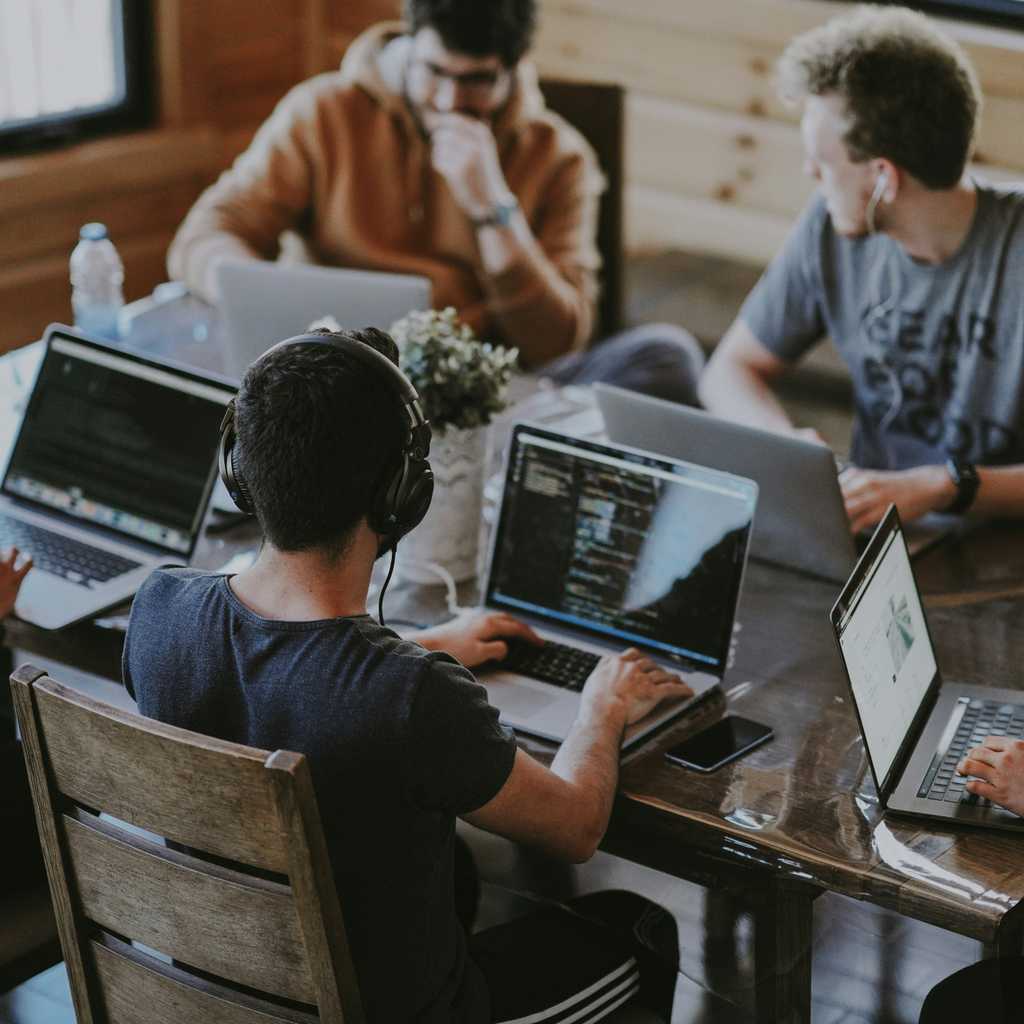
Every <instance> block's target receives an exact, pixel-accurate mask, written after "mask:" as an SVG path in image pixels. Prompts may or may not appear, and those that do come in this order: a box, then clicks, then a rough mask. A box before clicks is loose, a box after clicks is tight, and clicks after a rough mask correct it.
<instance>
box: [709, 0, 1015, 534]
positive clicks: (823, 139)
mask: <svg viewBox="0 0 1024 1024" xmlns="http://www.w3.org/2000/svg"><path fill="white" fill-rule="evenodd" d="M779 77H780V82H781V90H782V93H783V95H784V96H786V97H787V98H789V99H791V100H793V101H795V102H799V103H801V104H802V105H803V119H802V122H801V128H802V133H803V141H804V147H805V150H806V165H805V166H806V169H807V172H808V173H809V174H810V176H811V177H812V178H814V180H815V181H816V182H817V183H818V187H819V194H818V196H817V198H816V199H815V200H814V201H813V202H812V203H811V205H810V206H809V207H808V209H807V210H806V211H805V212H804V214H803V216H802V217H801V218H800V221H799V222H798V223H797V225H796V227H795V228H794V229H793V231H792V233H791V234H790V237H789V239H788V240H787V242H786V244H785V246H784V248H783V249H782V251H781V252H780V253H779V255H778V256H776V258H775V260H774V261H773V262H772V264H771V266H770V267H769V268H768V270H767V271H766V272H765V274H764V276H763V277H762V278H761V280H760V282H759V283H758V284H757V286H756V287H755V289H754V291H753V292H752V293H751V295H750V296H749V297H748V299H747V301H746V303H745V304H744V306H743V308H742V310H741V311H740V314H739V317H738V318H737V320H736V321H735V323H734V324H733V325H732V327H731V328H730V329H729V331H728V333H727V334H726V335H725V337H724V338H723V339H722V342H721V343H720V344H719V346H718V348H717V350H716V351H715V354H714V357H713V358H712V359H711V361H710V362H709V364H708V367H707V369H706V371H705V374H704V376H703V379H702V381H701V386H700V394H701V399H702V401H703V402H704V404H705V405H706V406H707V408H708V409H710V410H711V411H712V412H715V413H717V414H719V415H722V416H726V417H728V418H730V419H735V420H738V421H741V422H746V423H748V424H750V425H752V426H756V427H761V428H764V429H769V430H776V431H780V432H791V431H793V430H794V428H793V425H792V423H791V422H790V420H789V418H788V416H787V415H786V413H785V412H784V411H783V409H782V406H781V405H780V403H779V402H778V400H777V399H776V398H775V397H774V396H773V394H772V391H771V386H772V384H773V383H774V382H775V381H776V380H777V379H778V378H779V377H781V376H782V375H784V374H785V373H786V372H787V371H788V370H789V369H790V367H792V365H793V364H794V363H795V362H796V361H797V360H798V359H799V358H800V357H801V356H802V355H803V354H804V353H806V352H807V351H808V350H809V349H810V348H811V347H813V346H814V345H816V344H817V343H818V342H820V341H821V340H822V339H823V338H824V337H825V336H826V335H830V336H831V338H832V339H833V341H834V342H835V344H836V346H837V347H838V348H839V351H840V354H841V355H842V357H843V359H844V360H845V362H846V363H847V365H848V366H849V369H850V373H851V375H852V378H853V388H854V403H855V412H856V420H855V426H854V436H853V441H852V447H851V452H850V461H851V463H852V466H851V467H850V468H849V469H847V470H846V471H845V472H844V473H843V475H842V477H841V484H842V488H843V494H844V497H845V500H846V510H847V513H848V515H849V518H850V524H851V527H852V529H853V530H854V532H859V531H860V530H863V529H866V528H868V527H871V526H873V525H875V524H876V523H877V522H878V521H879V520H880V519H881V518H882V516H883V515H884V514H885V511H886V508H887V507H888V505H889V503H890V502H895V503H896V505H897V506H898V508H899V511H900V515H901V516H902V518H903V519H904V521H908V520H913V519H916V518H918V517H920V516H922V515H924V514H926V513H928V512H933V511H947V512H953V513H964V512H967V511H968V510H972V511H977V512H978V513H981V514H984V515H990V516H1008V515H1010V516H1019V515H1022V514H1024V465H1021V463H1024V289H1022V288H1021V282H1022V281H1024V189H1022V188H1021V187H1000V188H994V187H990V186H987V185H983V184H980V183H978V182H976V181H974V180H972V179H971V178H969V177H966V176H965V174H964V169H965V166H966V164H967V160H968V158H969V157H970V155H971V151H972V149H973V146H974V141H975V135H976V129H977V119H978V112H979V107H980V103H981V91H980V88H979V86H978V83H977V79H976V76H975V73H974V70H973V69H972V67H971V66H970V64H969V62H968V60H967V57H966V55H965V54H964V53H963V51H962V50H961V49H960V48H959V46H957V45H956V44H955V43H954V42H953V41H952V40H950V39H948V38H946V37H945V36H944V35H943V34H942V33H940V32H939V31H938V30H937V29H936V28H935V27H933V25H932V24H931V23H930V22H929V21H928V20H927V19H926V18H925V17H923V16H922V15H920V14H914V13H911V12H910V11H907V10H903V9H898V8H897V9H883V8H877V7H871V8H868V7H864V8H858V9H857V10H855V11H854V12H852V13H850V14H847V15H844V16H841V17H839V18H836V19H834V20H832V21H830V22H828V23H827V24H826V25H823V26H821V27H820V28H817V29H814V30H812V31H810V32H807V33H805V34H804V35H802V36H800V37H798V38H797V39H795V40H794V41H793V42H792V43H791V44H790V45H789V47H788V48H787V49H786V51H785V53H784V54H783V56H782V59H781V61H780V64H779ZM797 433H798V434H799V433H802V434H804V435H805V436H806V435H807V434H808V433H809V432H807V431H797Z"/></svg>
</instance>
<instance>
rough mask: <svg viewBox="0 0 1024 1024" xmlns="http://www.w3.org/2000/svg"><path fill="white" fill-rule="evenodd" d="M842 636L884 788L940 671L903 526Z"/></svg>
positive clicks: (863, 588)
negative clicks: (902, 530) (904, 537)
mask: <svg viewBox="0 0 1024 1024" xmlns="http://www.w3.org/2000/svg"><path fill="white" fill-rule="evenodd" d="M865 557H867V556H865ZM859 571H860V567H858V572H859ZM841 600H842V599H841ZM837 633H838V636H839V646H840V647H841V648H842V653H843V660H844V661H845V662H846V669H847V673H848V674H849V677H850V687H851V690H852V692H853V698H854V701H855V703H856V706H857V714H858V716H859V718H860V723H861V729H862V731H863V733H864V740H865V742H866V744H867V748H868V754H869V755H870V757H871V762H872V766H873V768H874V771H875V777H876V779H878V780H879V788H882V789H884V788H885V785H886V780H888V779H889V775H890V773H891V772H892V770H893V765H894V764H895V762H896V758H897V756H898V754H899V752H900V750H901V748H902V746H903V743H904V740H905V739H906V737H907V734H908V732H909V731H910V728H911V726H912V724H913V722H914V720H915V719H916V718H917V715H918V712H919V711H920V709H921V706H922V704H923V703H924V701H925V698H926V697H927V695H928V691H929V688H930V687H931V685H932V683H933V682H934V681H935V677H936V673H937V671H938V666H937V664H936V661H935V652H934V650H933V649H932V644H931V638H930V637H929V635H928V626H927V623H926V622H925V617H924V609H923V608H922V607H921V599H920V597H919V596H918V592H917V584H916V583H915V582H914V573H913V570H912V569H911V566H910V555H909V554H908V552H907V545H906V542H905V541H904V539H903V534H902V532H901V530H900V529H899V526H898V524H896V525H895V526H894V527H893V528H892V530H891V532H890V533H889V534H888V536H887V537H886V538H885V542H884V544H883V545H882V548H881V550H880V551H879V552H878V554H877V556H876V557H875V558H874V560H873V562H872V564H870V565H869V566H867V567H866V571H865V572H863V575H862V576H861V581H860V583H859V585H858V586H857V588H856V589H855V590H854V591H853V592H852V593H851V594H850V595H849V598H848V599H847V600H846V608H845V611H844V612H843V614H842V615H841V616H840V618H839V620H838V626H837Z"/></svg>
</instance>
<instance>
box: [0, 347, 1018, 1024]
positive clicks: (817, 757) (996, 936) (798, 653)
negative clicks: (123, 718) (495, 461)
mask: <svg viewBox="0 0 1024 1024" xmlns="http://www.w3.org/2000/svg"><path fill="white" fill-rule="evenodd" d="M178 337H179V341H178V343H177V344H176V345H174V346H172V350H173V352H174V354H175V355H176V356H177V357H178V358H181V359H185V360H186V361H189V362H193V363H195V364H197V365H201V366H202V365H206V366H207V368H210V369H218V368H219V367H218V366H217V365H213V364H215V363H217V362H218V359H217V357H216V353H215V351H214V350H213V349H212V348H211V346H210V344H209V341H208V339H206V338H200V339H199V340H196V339H195V338H192V337H190V336H188V335H187V334H184V335H179V336H178ZM182 338H184V341H183V340H182ZM147 347H151V346H147ZM258 540H259V538H258V534H257V532H256V530H255V529H254V527H253V526H251V525H250V526H243V527H242V528H239V529H235V530H232V531H230V532H228V533H223V534H213V535H211V534H209V533H207V534H206V535H205V536H204V539H203V541H202V544H201V545H200V548H199V550H198V551H197V553H196V557H195V563H196V564H197V565H199V566H203V567H209V568H215V567H217V566H220V565H223V564H224V563H225V562H226V561H227V560H228V559H229V558H230V557H231V556H232V555H234V554H236V553H237V552H239V551H241V550H244V549H246V548H251V547H252V546H253V545H255V544H257V543H258ZM915 573H916V576H917V579H918V582H919V586H920V589H921V591H922V594H923V595H924V598H925V604H926V607H927V612H928V619H929V623H930V627H931V633H932V637H933V640H934V642H935V646H936V649H937V656H938V661H939V665H940V667H941V669H942V672H943V675H944V677H945V678H947V679H954V680H958V681H963V682H970V683H976V684H981V685H991V686H1000V687H1008V688H1022V682H1021V666H1022V665H1024V628H1022V627H1024V526H1021V525H1020V524H1014V523H996V524H988V525H985V526H983V527H980V528H977V529H974V530H970V531H968V532H966V533H965V534H964V535H963V536H960V537H957V538H955V539H950V540H947V541H945V542H944V543H942V544H940V545H938V546H937V547H935V548H933V549H932V550H930V551H928V552H926V553H925V554H924V555H922V556H921V557H920V558H919V559H918V560H917V561H915ZM837 590H838V587H837V586H836V585H835V584H832V583H827V582H823V581H820V580H817V579H814V578H811V577H808V576H803V575H800V574H797V573H794V572H791V571H787V570H784V569H780V568H777V567H772V566H769V565H766V564H761V563H757V562H751V564H750V566H749V568H748V572H747V576H746V580H745V583H744V591H743V596H742V600H741V603H740V607H739V611H738V617H737V618H738V624H737V629H736V633H735V642H734V651H733V660H732V663H731V665H730V668H729V670H728V672H727V674H726V677H725V681H724V686H723V692H722V693H719V694H715V695H713V696H712V697H711V698H710V699H709V700H706V701H704V702H703V704H702V705H700V706H699V707H698V709H697V710H695V712H694V713H692V714H691V715H689V716H687V717H686V718H685V719H684V720H682V721H680V722H678V723H677V724H675V725H674V726H672V727H671V728H669V729H668V730H667V731H665V732H663V733H661V734H658V735H656V736H655V737H654V738H653V739H651V740H650V741H649V742H648V743H647V744H645V745H644V746H643V747H642V748H641V749H640V750H638V751H637V752H635V753H634V754H632V755H631V756H630V757H629V758H628V759H627V761H626V762H625V764H624V766H623V771H622V780H621V793H620V798H619V800H618V803H617V806H616V811H615V814H614V816H613V821H612V826H611V828H610V830H609V833H608V836H607V839H606V841H605V847H606V848H607V849H609V850H610V851H612V852H616V853H619V854H622V855H624V856H627V857H630V858H631V859H634V860H636V861H638V862H641V863H645V864H648V865H650V866H652V867H656V868H658V869H660V870H663V871H667V872H670V873H673V874H676V875H678V876H680V877H685V878H690V879H694V880H697V881H703V882H706V883H708V884H711V885H714V886H724V887H727V888H729V889H730V890H732V891H735V892H737V893H741V894H745V896H746V897H747V898H749V899H750V900H751V901H752V903H753V904H754V905H755V906H756V907H759V908H760V910H761V917H760V920H759V924H758V937H757V946H756V949H757V956H758V958H759V960H760V959H762V958H764V959H765V960H766V961H768V960H771V961H772V962H773V963H777V964H778V965H780V966H775V967H770V968H765V969H764V970H763V971H762V970H760V969H759V980H758V999H757V1005H758V1018H759V1020H765V1021H768V1020H771V1021H787V1020H794V1021H798V1020H806V1019H809V1016H808V1014H809V998H810V948H811V920H810V906H811V901H812V900H813V899H814V897H815V896H816V895H818V894H819V893H820V892H823V891H833V892H839V893H843V894H846V895H849V896H852V897H855V898H858V899H863V900H869V901H871V902H873V903H876V904H879V905H881V906H884V907H887V908H890V909H892V910H895V911H898V912H900V913H904V914H908V915H910V916H912V917H915V918H918V919H921V920H924V921H928V922H931V923H933V924H936V925H939V926H941V927H944V928H949V929H952V930H954V931H957V932H959V933H961V934H964V935H968V936H972V937H974V938H977V939H979V940H981V941H983V942H986V943H988V944H989V945H990V947H991V948H992V949H994V950H999V949H1004V950H1018V949H1019V947H1020V934H1021V918H1022V914H1024V911H1022V910H1021V905H1022V900H1024V839H1022V838H1020V837H1018V836H1016V835H1014V834H1011V833H999V832H994V831H983V830H980V829H971V828H969V827H962V826H956V825H946V824H944V823H938V822H934V823H933V822H927V821H921V820H916V819H912V818H908V817H899V816H897V815H892V814H883V813H882V812H881V811H880V809H879V806H878V795H877V792H876V789H875V785H874V782H873V780H872V777H871V773H870V771H869V770H868V764H867V759H866V755H865V750H864V745H863V742H862V740H861V737H860V733H859V730H858V726H857V722H856V718H855V715H854V712H853V709H852V707H851V705H850V698H849V694H848V690H847V685H846V682H845V677H844V674H843V670H842V667H841V664H840V661H839V657H838V652H837V648H836V644H835V641H834V639H833V636H832V632H831V627H830V624H829V620H828V611H829V609H830V607H831V605H832V603H833V601H834V600H835V597H836V596H837ZM464 597H465V599H466V600H471V599H472V597H473V594H472V592H471V591H468V592H467V594H466V595H464ZM386 609H387V613H388V616H389V617H390V618H392V619H402V620H409V621H414V622H423V623H427V622H436V621H440V620H442V619H443V618H445V617H446V605H445V601H444V591H443V588H442V587H440V586H437V587H424V586H417V585H411V584H405V585H403V584H401V583H399V584H398V585H397V586H395V588H394V589H393V590H392V591H390V592H389V596H388V601H387V606H386ZM117 625H118V623H117V622H116V621H115V622H114V623H113V626H114V628H104V627H102V626H99V625H97V624H95V623H86V624H82V625H79V626H75V627H71V628H69V629H66V630H63V631H61V632H59V633H47V632H45V631H42V630H38V629H35V628H33V627H30V626H27V625H25V624H23V623H18V622H13V623H11V625H10V626H9V627H8V637H9V640H8V642H9V643H11V644H12V645H13V646H15V647H16V648H19V649H21V650H23V651H25V652H30V653H35V654H38V655H40V656H43V657H48V658H54V659H57V660H59V661H62V662H65V663H68V664H70V665H73V666H76V667H80V668H83V669H86V670H88V671H91V672H95V673H98V674H102V675H106V676H109V677H111V678H114V679H117V678H119V676H120V650H121V645H122V641H123V632H122V631H121V629H119V628H116V627H117ZM726 707H728V708H729V709H730V710H733V711H736V712H737V713H741V714H744V715H748V716H749V717H751V718H754V719H756V720H758V721H761V722H765V723H767V724H768V725H770V726H772V728H773V729H774V730H775V738H774V740H773V741H772V742H770V743H768V744H766V745H764V746H762V747H760V748H758V749H757V750H755V751H753V752H751V753H750V754H748V755H747V756H745V757H743V758H742V759H740V760H738V761H736V762H734V763H732V764H730V765H727V766H726V767H724V768H722V769H721V770H719V771H717V772H715V773H713V774H709V775H703V774H700V773H697V772H694V771H689V770H686V769H684V768H682V767H680V766H678V765H674V764H672V763H670V762H667V761H666V760H665V759H664V757H663V756H662V754H663V752H664V750H665V749H666V748H667V747H668V746H671V745H672V744H674V743H676V742H678V741H679V739H680V738H682V737H683V736H685V735H687V734H688V733H690V732H693V731H695V730H696V729H698V728H700V727H701V726H702V725H704V724H706V723H707V722H709V721H711V720H713V719H714V718H717V717H718V716H720V715H721V714H722V713H723V712H724V710H725V708H726ZM523 745H524V746H526V747H527V748H528V749H530V750H531V751H532V752H534V753H536V754H537V755H538V756H539V757H541V758H544V759H549V758H550V757H551V756H552V748H551V747H550V745H547V744H544V743H540V742H532V741H529V740H524V741H523Z"/></svg>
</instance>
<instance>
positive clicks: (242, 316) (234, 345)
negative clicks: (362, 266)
mask: <svg viewBox="0 0 1024 1024" xmlns="http://www.w3.org/2000/svg"><path fill="white" fill-rule="evenodd" d="M216 274H217V287H218V289H219V294H220V307H221V311H222V313H223V316H224V323H225V327H226V332H225V341H224V369H225V373H226V374H227V375H228V376H229V377H231V378H233V379H236V380H241V378H242V376H243V375H244V374H245V371H246V369H247V368H248V367H249V364H250V363H252V362H253V361H254V360H255V359H257V358H259V357H260V356H261V355H263V353H264V352H266V350H267V349H268V348H270V346H271V345H273V344H275V343H276V342H279V341H281V340H283V339H284V338H290V337H292V336H294V335H296V334H302V333H303V331H306V330H308V328H309V325H310V323H311V322H313V321H315V320H319V319H321V318H323V317H325V316H332V317H334V319H335V320H336V321H337V322H338V324H339V325H340V326H341V327H343V328H346V329H356V328H360V327H378V328H380V329H381V330H385V331H386V330H387V329H388V328H389V327H390V326H391V325H392V324H393V323H394V322H395V321H396V320H398V319H400V318H401V317H403V316H405V315H406V314H407V313H409V312H411V311H413V310H416V309H429V308H430V305H431V286H430V281H429V279H428V278H426V277H419V276H416V275H413V274H383V273H377V272H376V271H369V270H341V269H338V268H336V267H315V266H306V265H299V266H295V265H291V264H284V263H268V262H265V261H262V260H247V261H244V262H242V261H238V262H225V263H222V264H221V265H220V266H218V267H217V271H216Z"/></svg>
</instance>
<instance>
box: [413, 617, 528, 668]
mask: <svg viewBox="0 0 1024 1024" xmlns="http://www.w3.org/2000/svg"><path fill="white" fill-rule="evenodd" d="M412 639H414V640H415V641H416V642H417V643H418V644H419V645H420V646H421V647H426V649H427V650H428V651H444V652H445V654H450V655H451V656H452V657H453V658H455V659H456V661H460V662H462V664H463V665H465V666H466V668H474V667H475V666H477V665H482V664H483V663H484V662H486V661H504V659H505V657H506V655H507V654H508V648H509V644H508V641H510V640H514V641H516V642H523V643H525V644H528V645H530V646H536V647H542V646H543V644H544V641H543V640H542V639H541V638H540V637H539V636H538V635H537V633H536V632H535V631H534V630H533V629H531V628H530V627H529V626H528V625H527V624H526V623H525V622H522V621H521V620H520V619H517V618H515V616H513V615H506V614H504V613H503V612H478V611H469V612H463V614H462V615H459V616H457V617H456V618H454V619H452V620H451V622H445V623H442V624H441V625H440V626H431V627H430V629H424V630H421V631H420V632H419V633H416V634H414V635H413V637H412Z"/></svg>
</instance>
